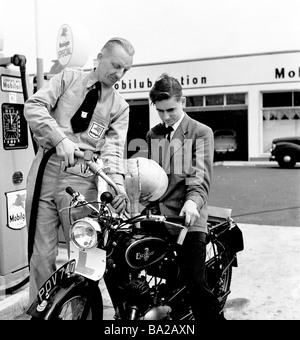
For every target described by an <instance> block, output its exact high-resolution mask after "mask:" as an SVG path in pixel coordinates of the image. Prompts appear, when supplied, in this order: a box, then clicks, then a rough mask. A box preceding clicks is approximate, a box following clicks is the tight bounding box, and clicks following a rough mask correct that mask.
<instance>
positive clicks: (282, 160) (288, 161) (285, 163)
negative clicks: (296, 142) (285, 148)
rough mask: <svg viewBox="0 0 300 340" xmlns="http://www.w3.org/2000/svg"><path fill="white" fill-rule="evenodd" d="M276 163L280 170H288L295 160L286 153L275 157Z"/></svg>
mask: <svg viewBox="0 0 300 340" xmlns="http://www.w3.org/2000/svg"><path fill="white" fill-rule="evenodd" d="M277 162H278V164H279V166H280V167H281V168H286V169H290V168H293V167H294V166H295V164H296V158H295V156H294V155H293V154H292V153H290V152H286V153H282V154H281V155H280V156H278V157H277Z"/></svg>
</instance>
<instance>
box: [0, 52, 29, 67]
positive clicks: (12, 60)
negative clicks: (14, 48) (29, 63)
mask: <svg viewBox="0 0 300 340" xmlns="http://www.w3.org/2000/svg"><path fill="white" fill-rule="evenodd" d="M9 64H13V65H14V66H19V67H20V68H23V67H25V64H26V57H25V56H24V55H22V54H15V55H13V56H12V57H6V58H0V66H7V65H9Z"/></svg>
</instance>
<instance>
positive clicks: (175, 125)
mask: <svg viewBox="0 0 300 340" xmlns="http://www.w3.org/2000/svg"><path fill="white" fill-rule="evenodd" d="M183 117H184V113H183V114H182V116H181V117H180V118H179V119H178V120H177V122H176V123H174V124H173V125H172V128H173V132H174V131H176V129H177V128H178V126H179V125H180V123H181V121H182V119H183ZM165 126H167V124H165ZM167 127H168V126H167Z"/></svg>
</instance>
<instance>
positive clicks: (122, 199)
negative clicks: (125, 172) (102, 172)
mask: <svg viewBox="0 0 300 340" xmlns="http://www.w3.org/2000/svg"><path fill="white" fill-rule="evenodd" d="M117 186H118V188H119V191H120V193H119V194H118V195H116V196H115V197H114V199H113V200H112V202H111V205H112V207H113V208H114V209H115V210H116V213H117V214H119V215H120V214H122V213H124V212H125V211H126V212H127V213H129V212H130V202H129V198H128V196H127V194H126V190H125V188H124V186H123V185H121V184H117Z"/></svg>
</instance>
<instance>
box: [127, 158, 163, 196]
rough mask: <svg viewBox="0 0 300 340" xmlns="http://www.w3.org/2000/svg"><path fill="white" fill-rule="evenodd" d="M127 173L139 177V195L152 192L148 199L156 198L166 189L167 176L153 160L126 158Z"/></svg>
mask: <svg viewBox="0 0 300 340" xmlns="http://www.w3.org/2000/svg"><path fill="white" fill-rule="evenodd" d="M127 175H128V176H131V177H135V176H137V177H139V179H140V191H141V195H145V194H150V193H152V197H151V198H150V201H156V200H158V199H159V198H160V197H161V196H162V195H163V194H164V193H165V192H166V190H167V187H168V176H167V174H166V172H165V170H164V169H163V168H162V167H161V166H160V165H159V164H158V163H157V162H155V161H154V160H152V159H148V158H144V157H136V158H130V159H128V160H127Z"/></svg>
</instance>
